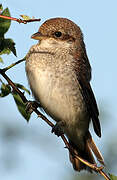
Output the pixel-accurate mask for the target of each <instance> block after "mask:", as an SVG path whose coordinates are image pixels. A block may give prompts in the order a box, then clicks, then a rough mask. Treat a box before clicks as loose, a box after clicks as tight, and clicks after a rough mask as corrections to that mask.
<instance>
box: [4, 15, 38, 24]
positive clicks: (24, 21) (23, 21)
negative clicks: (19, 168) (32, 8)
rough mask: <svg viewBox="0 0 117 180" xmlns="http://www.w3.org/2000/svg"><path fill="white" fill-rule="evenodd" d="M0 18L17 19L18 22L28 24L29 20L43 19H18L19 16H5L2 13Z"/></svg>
mask: <svg viewBox="0 0 117 180" xmlns="http://www.w3.org/2000/svg"><path fill="white" fill-rule="evenodd" d="M0 18H3V19H8V20H12V21H16V22H18V23H23V24H27V23H29V22H35V21H41V19H28V20H24V19H20V18H19V19H17V18H14V17H9V16H3V15H0Z"/></svg>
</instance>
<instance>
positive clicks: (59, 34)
mask: <svg viewBox="0 0 117 180" xmlns="http://www.w3.org/2000/svg"><path fill="white" fill-rule="evenodd" d="M54 35H55V36H56V37H57V38H58V37H61V36H62V33H61V32H60V31H56V32H55V33H54Z"/></svg>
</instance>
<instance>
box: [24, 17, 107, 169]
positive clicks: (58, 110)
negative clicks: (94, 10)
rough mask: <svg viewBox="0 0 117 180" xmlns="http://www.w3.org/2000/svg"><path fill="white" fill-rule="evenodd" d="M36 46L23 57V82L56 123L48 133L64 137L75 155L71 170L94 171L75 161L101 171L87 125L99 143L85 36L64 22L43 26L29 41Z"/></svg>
mask: <svg viewBox="0 0 117 180" xmlns="http://www.w3.org/2000/svg"><path fill="white" fill-rule="evenodd" d="M31 38H32V39H34V40H38V43H37V44H35V45H33V46H32V47H31V48H30V49H29V52H28V53H27V56H26V65H25V69H26V74H27V79H28V82H29V85H30V88H31V91H32V94H33V96H34V98H35V100H36V101H37V102H38V103H40V104H41V106H42V108H43V110H44V111H45V113H46V114H47V115H48V116H50V117H51V118H53V119H54V120H55V122H56V124H55V125H54V127H53V128H52V132H54V133H55V134H56V135H57V136H61V135H62V134H65V136H66V137H67V139H68V141H69V144H70V146H71V147H72V148H73V152H74V153H70V152H69V158H70V161H71V163H72V165H73V168H74V170H76V171H78V172H80V171H81V170H87V171H89V172H92V169H91V168H89V167H88V166H87V165H85V164H83V163H82V162H80V161H79V160H78V158H76V157H75V156H74V154H75V155H76V154H77V155H78V156H80V157H81V158H83V159H84V160H86V161H88V162H89V163H92V164H95V163H96V161H95V158H94V156H95V157H96V158H97V160H98V161H99V162H100V163H101V164H103V165H104V159H103V156H102V154H101V152H100V151H99V149H98V148H97V146H96V144H95V142H94V141H93V138H92V136H91V133H90V132H89V124H90V122H91V121H92V123H93V128H94V131H95V133H96V134H97V136H98V137H101V126H100V121H99V110H98V107H97V103H96V99H95V96H94V93H93V91H92V88H91V85H90V81H91V75H92V73H91V70H92V69H91V65H90V63H89V59H88V56H87V52H86V46H85V43H84V38H83V33H82V31H81V29H80V27H79V26H78V25H77V24H75V23H74V22H73V21H71V20H69V19H67V18H63V17H57V18H51V19H48V20H46V21H45V22H44V23H43V24H42V25H41V26H40V28H39V30H38V32H37V33H35V34H33V35H32V36H31Z"/></svg>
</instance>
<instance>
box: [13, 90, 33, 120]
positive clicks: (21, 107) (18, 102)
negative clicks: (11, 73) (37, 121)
mask: <svg viewBox="0 0 117 180" xmlns="http://www.w3.org/2000/svg"><path fill="white" fill-rule="evenodd" d="M12 95H13V98H14V100H15V103H16V105H17V108H18V110H19V112H20V113H21V114H22V116H23V117H24V118H25V119H26V120H27V121H29V119H30V113H28V112H26V104H25V103H24V102H23V101H22V99H21V97H20V96H19V94H17V93H15V92H13V93H12Z"/></svg>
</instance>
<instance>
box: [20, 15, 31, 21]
mask: <svg viewBox="0 0 117 180" xmlns="http://www.w3.org/2000/svg"><path fill="white" fill-rule="evenodd" d="M20 16H21V17H22V18H23V19H24V20H29V19H31V18H30V17H29V16H27V15H20Z"/></svg>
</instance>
